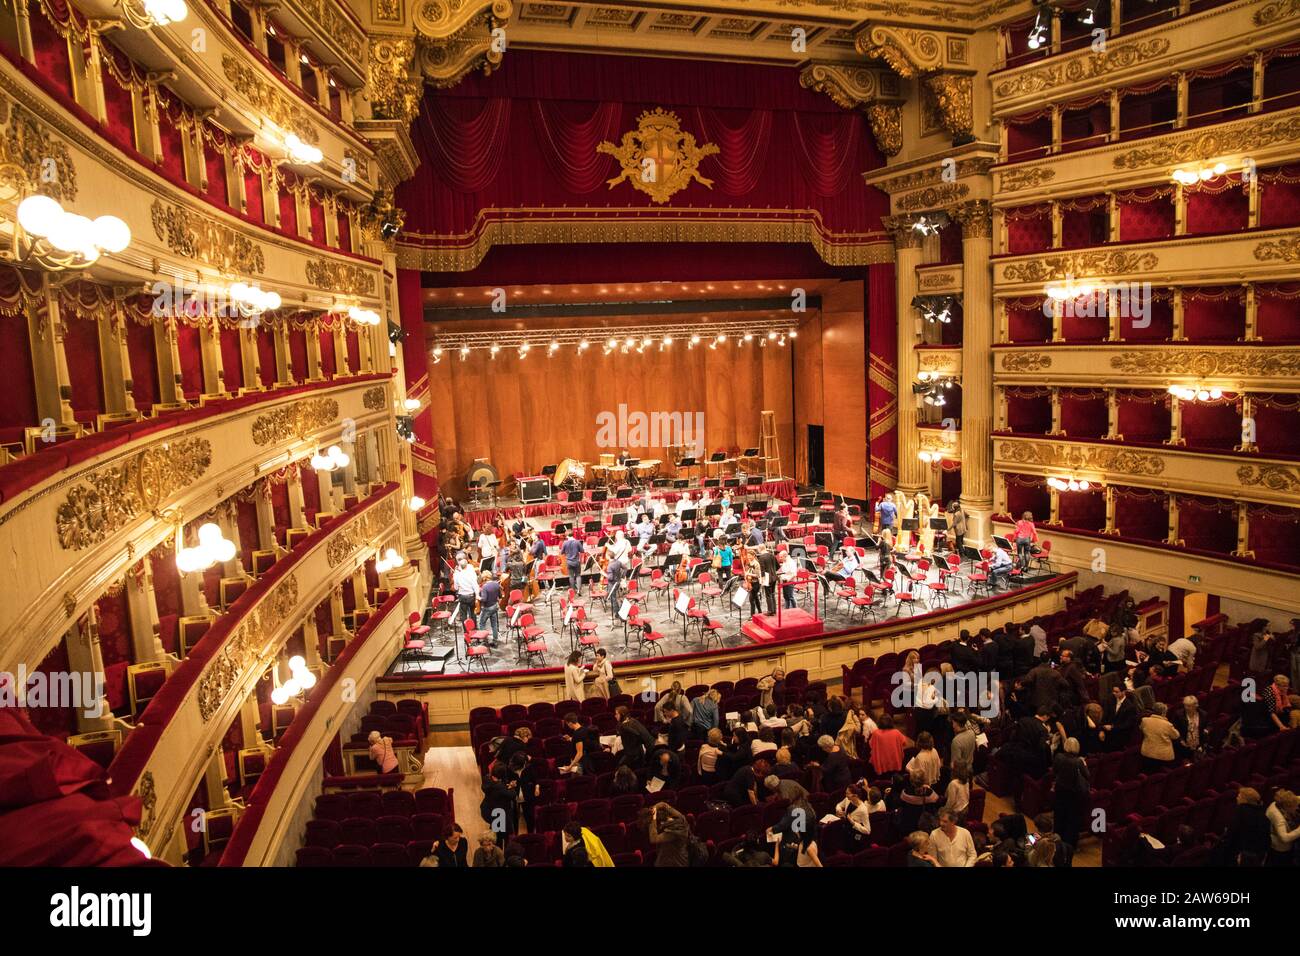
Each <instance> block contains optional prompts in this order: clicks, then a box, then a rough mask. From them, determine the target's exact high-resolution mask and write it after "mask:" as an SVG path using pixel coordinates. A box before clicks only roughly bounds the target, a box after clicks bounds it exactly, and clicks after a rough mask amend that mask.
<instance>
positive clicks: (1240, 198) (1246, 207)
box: [1184, 174, 1250, 236]
mask: <svg viewBox="0 0 1300 956" xmlns="http://www.w3.org/2000/svg"><path fill="white" fill-rule="evenodd" d="M1184 195H1185V196H1186V197H1187V234H1188V235H1189V236H1195V235H1202V234H1205V233H1212V232H1240V231H1241V230H1243V229H1245V228H1246V227H1247V225H1248V220H1249V211H1250V196H1249V194H1248V193H1247V192H1246V191H1245V190H1243V189H1242V188H1241V177H1240V176H1237V175H1231V174H1229V175H1226V176H1218V177H1215V178H1214V179H1211V180H1208V181H1207V182H1205V183H1202V184H1199V185H1197V186H1193V187H1190V188H1189V189H1187V190H1185V192H1184Z"/></svg>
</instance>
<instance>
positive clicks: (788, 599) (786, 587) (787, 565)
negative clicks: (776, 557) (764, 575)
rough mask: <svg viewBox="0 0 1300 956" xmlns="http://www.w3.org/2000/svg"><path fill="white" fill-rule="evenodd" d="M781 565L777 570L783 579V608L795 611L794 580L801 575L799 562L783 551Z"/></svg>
mask: <svg viewBox="0 0 1300 956" xmlns="http://www.w3.org/2000/svg"><path fill="white" fill-rule="evenodd" d="M780 554H781V564H780V567H779V568H778V569H777V576H778V577H779V578H780V579H781V606H782V607H784V608H785V609H786V610H787V611H793V610H794V609H795V606H796V605H795V602H794V579H795V578H796V577H797V576H798V575H799V562H797V561H795V559H794V555H793V554H791V553H790V552H789V551H782V552H780Z"/></svg>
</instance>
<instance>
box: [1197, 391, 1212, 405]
mask: <svg viewBox="0 0 1300 956" xmlns="http://www.w3.org/2000/svg"><path fill="white" fill-rule="evenodd" d="M1209 397H1210V390H1209V389H1208V388H1203V389H1201V390H1199V391H1198V392H1197V393H1196V400H1197V401H1198V402H1203V401H1205V400H1206V399H1207V398H1209Z"/></svg>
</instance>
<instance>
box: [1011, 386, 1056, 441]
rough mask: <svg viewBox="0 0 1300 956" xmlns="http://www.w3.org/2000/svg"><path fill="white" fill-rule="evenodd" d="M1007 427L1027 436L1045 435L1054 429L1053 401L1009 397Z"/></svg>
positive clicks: (1043, 397)
mask: <svg viewBox="0 0 1300 956" xmlns="http://www.w3.org/2000/svg"><path fill="white" fill-rule="evenodd" d="M1007 427H1008V428H1010V429H1011V430H1012V431H1013V432H1019V433H1022V434H1027V435H1045V434H1047V432H1048V431H1049V430H1050V429H1051V427H1052V400H1051V398H1049V397H1048V396H1046V395H1043V396H1041V397H1039V398H1018V397H1016V396H1014V395H1008V396H1007Z"/></svg>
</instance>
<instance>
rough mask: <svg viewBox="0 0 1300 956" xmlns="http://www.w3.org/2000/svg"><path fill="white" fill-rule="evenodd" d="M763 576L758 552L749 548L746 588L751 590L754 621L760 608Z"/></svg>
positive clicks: (747, 553)
mask: <svg viewBox="0 0 1300 956" xmlns="http://www.w3.org/2000/svg"><path fill="white" fill-rule="evenodd" d="M762 578H763V568H762V566H761V565H760V564H759V560H758V552H757V551H753V550H748V551H746V552H745V590H746V591H748V592H749V619H750V620H751V621H752V620H753V619H754V615H755V614H757V613H758V610H759V592H760V590H761V588H762V584H761V583H760V582H761V581H762Z"/></svg>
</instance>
